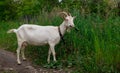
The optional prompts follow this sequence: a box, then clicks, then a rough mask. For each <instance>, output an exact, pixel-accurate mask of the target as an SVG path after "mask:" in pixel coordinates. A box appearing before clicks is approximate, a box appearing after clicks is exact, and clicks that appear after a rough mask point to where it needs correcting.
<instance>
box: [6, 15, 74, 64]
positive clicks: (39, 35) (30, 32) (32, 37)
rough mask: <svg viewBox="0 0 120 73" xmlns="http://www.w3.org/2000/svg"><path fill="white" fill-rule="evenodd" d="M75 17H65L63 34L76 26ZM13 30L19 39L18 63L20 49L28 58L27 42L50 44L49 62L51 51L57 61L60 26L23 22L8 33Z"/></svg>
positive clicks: (38, 44) (31, 43)
mask: <svg viewBox="0 0 120 73" xmlns="http://www.w3.org/2000/svg"><path fill="white" fill-rule="evenodd" d="M63 14H64V13H63ZM73 19H74V17H72V16H69V15H67V16H66V17H65V19H64V21H63V23H62V24H61V25H60V26H59V27H60V31H61V34H62V35H64V33H65V31H66V29H68V28H69V27H74V23H73ZM12 32H14V33H16V36H17V40H18V48H17V50H16V51H17V62H18V64H21V62H20V59H19V56H20V50H21V53H22V57H23V59H24V60H25V59H26V58H25V56H24V48H25V47H26V44H30V45H36V46H40V45H45V44H49V46H50V48H49V51H48V59H47V61H48V63H49V62H50V55H51V53H52V54H53V59H54V61H56V56H55V50H54V47H55V45H56V44H58V43H59V41H60V35H59V31H58V26H39V25H34V24H23V25H22V26H20V27H19V28H18V29H11V30H9V31H8V33H12ZM21 48H22V49H21Z"/></svg>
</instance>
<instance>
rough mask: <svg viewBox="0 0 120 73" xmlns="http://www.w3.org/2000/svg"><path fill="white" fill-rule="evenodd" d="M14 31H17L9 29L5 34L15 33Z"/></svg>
mask: <svg viewBox="0 0 120 73" xmlns="http://www.w3.org/2000/svg"><path fill="white" fill-rule="evenodd" d="M16 31H17V29H10V30H8V31H7V33H13V32H14V33H16Z"/></svg>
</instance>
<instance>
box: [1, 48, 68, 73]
mask: <svg viewBox="0 0 120 73" xmlns="http://www.w3.org/2000/svg"><path fill="white" fill-rule="evenodd" d="M0 73H70V72H65V71H64V70H63V69H59V70H58V69H57V70H56V69H45V68H41V67H36V66H33V65H32V63H31V62H30V61H22V64H21V65H18V64H17V61H16V54H15V53H12V52H9V51H6V50H3V49H0Z"/></svg>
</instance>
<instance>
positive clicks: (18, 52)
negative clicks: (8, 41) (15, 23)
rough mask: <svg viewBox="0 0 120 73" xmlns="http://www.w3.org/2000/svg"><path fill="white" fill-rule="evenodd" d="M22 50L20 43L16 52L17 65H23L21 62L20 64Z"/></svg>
mask: <svg viewBox="0 0 120 73" xmlns="http://www.w3.org/2000/svg"><path fill="white" fill-rule="evenodd" d="M20 49H21V44H20V43H18V48H17V50H16V52H17V63H18V64H19V65H20V64H21V62H20Z"/></svg>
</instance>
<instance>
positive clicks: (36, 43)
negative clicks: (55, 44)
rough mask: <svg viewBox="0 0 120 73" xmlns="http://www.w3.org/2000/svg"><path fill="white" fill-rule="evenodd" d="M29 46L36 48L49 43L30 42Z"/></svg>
mask: <svg viewBox="0 0 120 73" xmlns="http://www.w3.org/2000/svg"><path fill="white" fill-rule="evenodd" d="M28 44H29V45H35V46H41V45H46V44H47V41H43V42H39V41H38V42H36V41H28Z"/></svg>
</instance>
